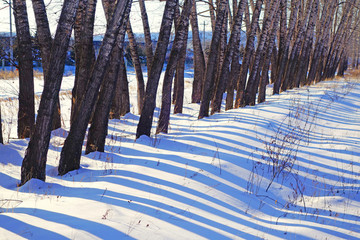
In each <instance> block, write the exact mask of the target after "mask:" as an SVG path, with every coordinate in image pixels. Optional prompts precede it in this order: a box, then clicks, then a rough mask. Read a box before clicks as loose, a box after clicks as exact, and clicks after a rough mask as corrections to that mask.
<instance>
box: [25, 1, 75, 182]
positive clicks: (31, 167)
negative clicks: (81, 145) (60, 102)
mask: <svg viewBox="0 0 360 240" xmlns="http://www.w3.org/2000/svg"><path fill="white" fill-rule="evenodd" d="M78 3H79V1H78V0H65V1H64V4H63V7H62V11H61V15H60V19H59V24H58V27H57V30H56V34H55V38H54V41H53V47H52V49H51V54H50V67H49V72H48V77H46V79H48V80H47V81H46V82H45V85H44V91H43V94H42V96H41V101H40V106H39V111H38V116H37V119H36V125H35V130H34V133H33V135H32V136H31V138H30V142H29V145H28V148H27V150H26V152H25V157H24V160H23V162H22V166H21V184H25V183H26V182H27V181H28V180H30V179H31V178H37V179H40V180H43V181H45V175H46V174H45V168H46V157H47V152H48V148H49V141H50V134H51V125H52V116H53V114H54V111H55V109H56V103H57V98H58V95H59V90H60V85H61V80H62V76H63V72H64V67H65V58H66V52H67V48H68V46H69V40H70V36H71V32H72V27H73V24H74V21H75V14H76V9H77V7H78Z"/></svg>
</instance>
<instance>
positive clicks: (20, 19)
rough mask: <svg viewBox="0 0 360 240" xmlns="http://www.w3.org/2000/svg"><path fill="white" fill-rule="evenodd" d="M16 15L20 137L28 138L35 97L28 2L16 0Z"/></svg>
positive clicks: (32, 118) (32, 124)
mask: <svg viewBox="0 0 360 240" xmlns="http://www.w3.org/2000/svg"><path fill="white" fill-rule="evenodd" d="M13 4H14V17H15V26H16V35H17V39H18V44H19V46H21V47H19V48H18V61H19V68H18V69H19V111H18V129H17V132H18V137H19V138H28V137H30V136H31V134H32V131H33V130H34V123H35V99H34V73H33V66H32V65H33V62H32V61H33V58H32V50H31V36H30V30H29V22H28V17H27V11H26V2H25V1H20V0H14V2H13Z"/></svg>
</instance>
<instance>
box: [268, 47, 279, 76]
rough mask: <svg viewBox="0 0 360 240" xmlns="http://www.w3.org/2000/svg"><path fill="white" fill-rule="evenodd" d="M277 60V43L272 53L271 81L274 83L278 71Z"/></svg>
mask: <svg viewBox="0 0 360 240" xmlns="http://www.w3.org/2000/svg"><path fill="white" fill-rule="evenodd" d="M277 60H278V50H277V46H276V44H275V45H274V46H273V52H272V54H271V65H270V67H271V77H270V83H274V81H275V79H276V75H277V73H276V71H277Z"/></svg>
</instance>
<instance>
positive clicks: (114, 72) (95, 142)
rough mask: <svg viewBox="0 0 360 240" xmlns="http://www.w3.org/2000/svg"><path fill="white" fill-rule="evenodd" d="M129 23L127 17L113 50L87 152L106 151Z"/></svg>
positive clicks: (93, 118)
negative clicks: (111, 113) (110, 116)
mask: <svg viewBox="0 0 360 240" xmlns="http://www.w3.org/2000/svg"><path fill="white" fill-rule="evenodd" d="M128 23H129V21H128V19H125V22H124V26H122V27H121V29H120V31H119V34H118V36H117V39H116V43H115V46H114V48H113V50H112V52H111V56H110V60H109V64H108V69H107V71H106V73H105V76H104V80H103V81H102V83H101V87H100V92H99V97H98V99H97V102H96V107H95V111H94V115H93V117H92V122H91V126H90V129H89V133H88V137H87V143H86V150H85V154H88V153H90V152H95V151H99V152H104V149H105V139H106V135H107V129H108V123H109V114H110V108H111V104H112V100H113V99H114V94H115V89H116V82H117V81H118V74H119V67H120V60H121V59H120V57H123V55H122V54H121V53H122V52H123V47H122V46H123V45H124V39H125V31H126V29H127V27H128ZM120 81H121V80H120Z"/></svg>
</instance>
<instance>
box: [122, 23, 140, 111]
mask: <svg viewBox="0 0 360 240" xmlns="http://www.w3.org/2000/svg"><path fill="white" fill-rule="evenodd" d="M126 32H127V35H128V38H129V45H130V53H131V58H132V61H133V64H134V68H135V73H136V80H137V102H138V112H139V114H141V109H142V107H143V105H144V98H145V84H144V77H143V74H142V70H141V63H140V58H139V54H138V47H137V43H136V40H135V36H134V33H133V31H132V28H131V24H130V20H129V22H128V25H127V29H126Z"/></svg>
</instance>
